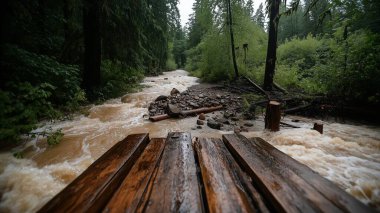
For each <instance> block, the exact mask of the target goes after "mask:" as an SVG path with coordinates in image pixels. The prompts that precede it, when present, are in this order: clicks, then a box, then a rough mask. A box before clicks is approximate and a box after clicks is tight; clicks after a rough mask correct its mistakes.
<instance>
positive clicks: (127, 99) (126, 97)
mask: <svg viewBox="0 0 380 213" xmlns="http://www.w3.org/2000/svg"><path fill="white" fill-rule="evenodd" d="M120 100H121V102H123V103H131V101H132V99H131V97H130V95H124V96H123V97H121V99H120Z"/></svg>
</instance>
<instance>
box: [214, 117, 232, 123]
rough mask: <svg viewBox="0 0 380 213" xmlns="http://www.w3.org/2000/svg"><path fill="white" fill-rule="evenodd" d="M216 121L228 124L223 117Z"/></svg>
mask: <svg viewBox="0 0 380 213" xmlns="http://www.w3.org/2000/svg"><path fill="white" fill-rule="evenodd" d="M216 121H217V122H219V123H222V124H230V122H229V121H228V120H227V119H225V118H219V119H217V120H216Z"/></svg>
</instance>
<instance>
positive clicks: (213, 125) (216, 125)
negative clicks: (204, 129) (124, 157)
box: [207, 119, 222, 129]
mask: <svg viewBox="0 0 380 213" xmlns="http://www.w3.org/2000/svg"><path fill="white" fill-rule="evenodd" d="M207 126H209V127H210V128H211V129H220V128H221V127H222V124H221V123H218V122H216V121H214V120H212V119H210V120H208V121H207Z"/></svg>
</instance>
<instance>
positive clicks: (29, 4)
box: [0, 0, 185, 142]
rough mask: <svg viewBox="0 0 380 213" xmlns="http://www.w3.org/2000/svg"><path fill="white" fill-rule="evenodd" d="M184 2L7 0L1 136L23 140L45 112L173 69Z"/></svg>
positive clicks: (49, 115) (0, 44)
mask: <svg viewBox="0 0 380 213" xmlns="http://www.w3.org/2000/svg"><path fill="white" fill-rule="evenodd" d="M177 4H178V0H142V1H120V0H30V1H24V0H5V1H2V6H1V9H0V10H1V12H0V16H1V18H0V22H1V37H0V56H1V58H0V70H1V71H0V83H1V84H0V107H1V112H0V142H7V141H17V140H18V139H19V135H20V133H26V132H29V131H30V130H31V129H33V128H34V127H35V124H36V123H37V122H38V121H39V120H41V119H60V118H62V117H64V116H65V115H66V114H68V113H70V112H73V111H76V110H77V109H78V107H79V106H80V105H83V104H85V103H88V101H99V100H105V99H108V98H112V97H117V96H120V95H121V94H125V93H126V92H128V91H131V90H132V89H133V88H135V87H136V85H138V83H139V81H140V80H141V79H142V78H143V77H144V75H155V74H158V73H160V72H162V71H164V70H166V69H167V67H168V66H169V65H170V64H167V63H168V61H170V62H171V63H172V64H171V65H170V66H172V67H173V66H175V65H173V63H174V62H172V61H174V57H173V54H172V50H173V43H180V42H177V41H178V40H180V39H181V38H182V37H183V35H181V32H182V29H181V26H180V21H179V11H178V8H177ZM181 36H182V37H181ZM178 46H180V45H179V44H176V48H178ZM177 51H178V50H177ZM182 58H184V57H182ZM168 59H171V60H168ZM181 60H182V62H180V61H181ZM177 62H178V64H181V63H182V64H184V63H185V61H184V59H177Z"/></svg>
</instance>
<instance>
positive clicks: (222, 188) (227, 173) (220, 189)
mask: <svg viewBox="0 0 380 213" xmlns="http://www.w3.org/2000/svg"><path fill="white" fill-rule="evenodd" d="M194 147H195V151H196V153H197V156H198V160H199V165H200V168H201V173H202V179H203V183H204V186H205V192H206V198H207V206H208V209H209V212H269V211H268V209H267V208H266V206H265V204H264V202H263V201H262V198H261V197H260V195H259V194H258V192H257V191H256V190H255V189H252V188H250V187H247V185H251V183H249V181H248V180H247V179H246V177H244V174H243V172H242V171H241V170H240V168H239V166H238V165H237V163H236V162H235V161H234V160H233V158H232V156H231V154H230V153H229V152H228V150H227V148H226V147H225V146H224V144H223V141H222V140H221V139H206V138H201V139H199V140H197V141H195V143H194ZM248 191H250V192H248ZM252 194H255V195H256V197H255V196H253V195H252ZM257 196H258V197H257ZM257 198H259V199H257ZM255 204H256V205H255Z"/></svg>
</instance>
